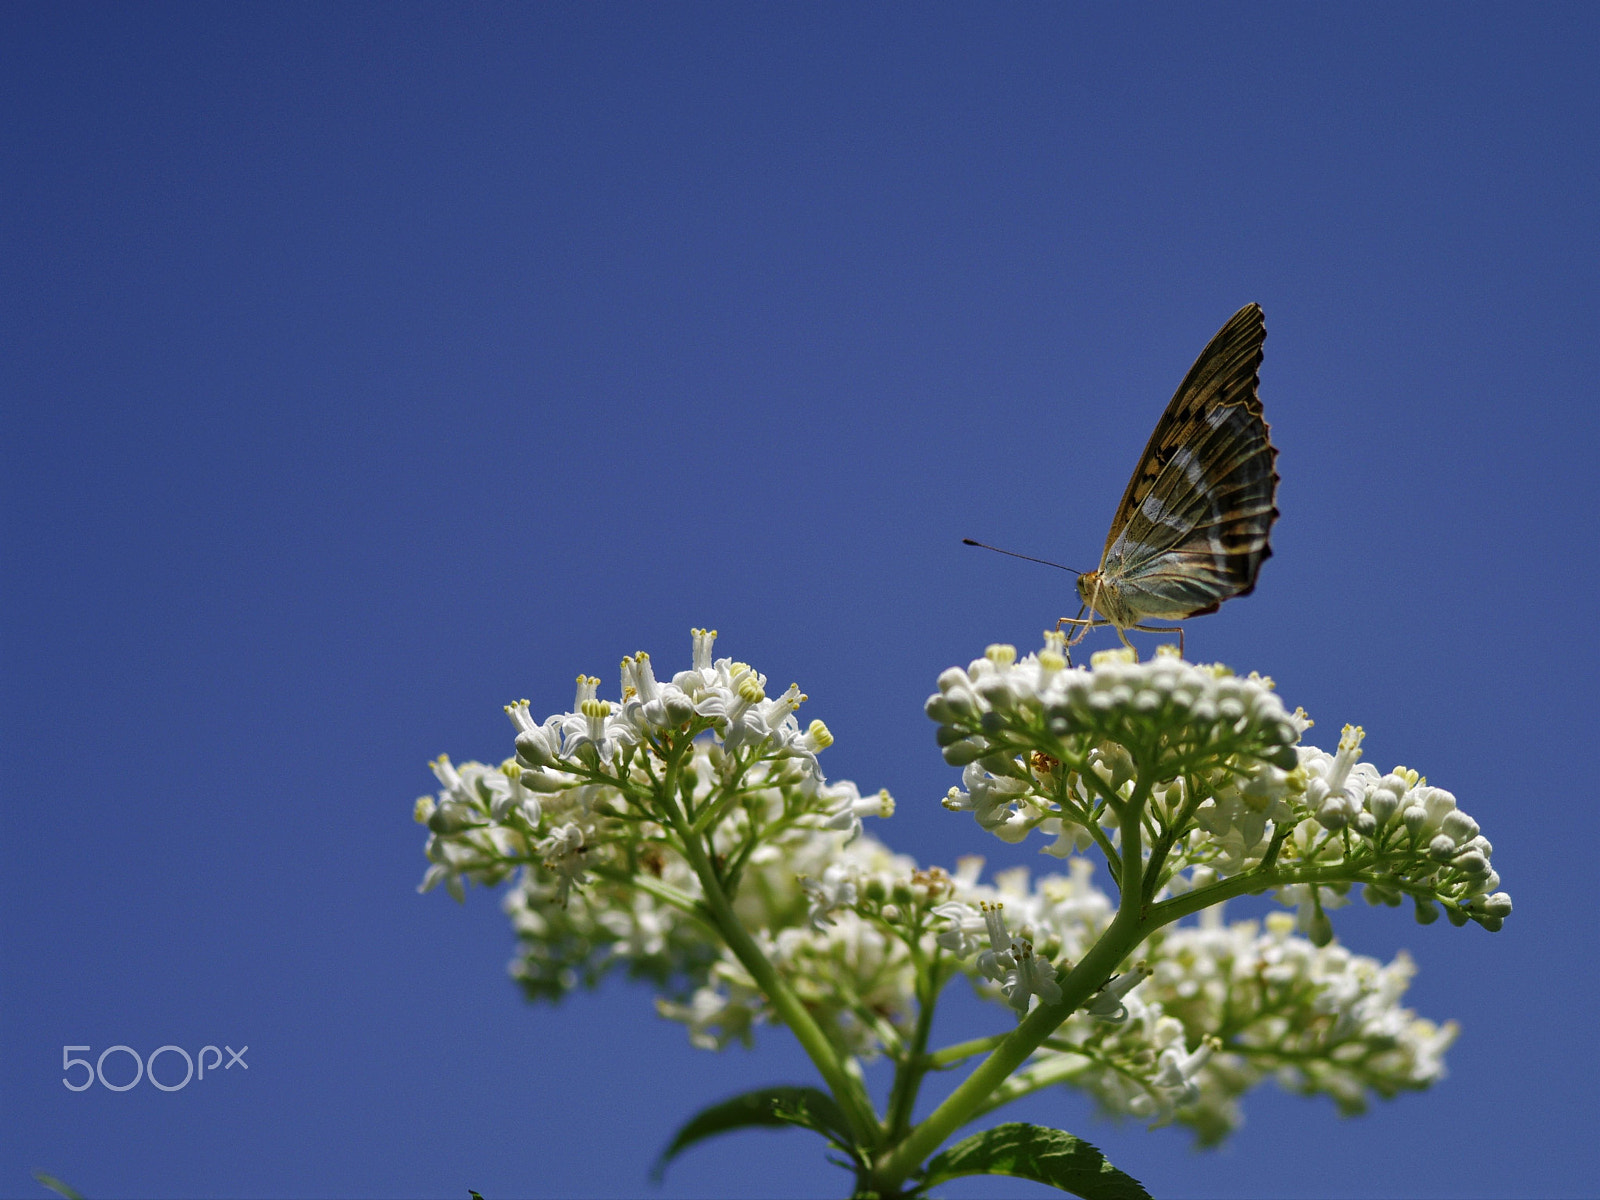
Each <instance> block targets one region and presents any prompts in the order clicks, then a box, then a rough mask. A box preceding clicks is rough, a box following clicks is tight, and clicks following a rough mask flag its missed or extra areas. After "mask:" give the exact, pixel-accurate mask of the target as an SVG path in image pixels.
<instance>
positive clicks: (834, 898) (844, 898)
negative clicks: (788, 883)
mask: <svg viewBox="0 0 1600 1200" xmlns="http://www.w3.org/2000/svg"><path fill="white" fill-rule="evenodd" d="M800 886H801V887H802V888H804V889H805V893H806V896H807V898H808V899H809V900H810V913H809V919H810V921H811V928H812V929H815V930H817V931H818V932H820V931H821V930H822V929H823V927H824V926H827V925H831V924H832V923H833V921H832V919H831V914H832V913H834V912H835V911H836V910H838V909H841V908H849V907H850V906H851V905H853V904H854V903H855V902H856V873H855V872H854V871H853V870H852V869H851V868H850V867H849V866H847V865H845V864H843V863H834V864H832V865H831V866H829V867H828V868H827V869H826V870H824V871H823V872H822V878H821V879H813V878H811V877H810V876H809V875H803V876H801V877H800Z"/></svg>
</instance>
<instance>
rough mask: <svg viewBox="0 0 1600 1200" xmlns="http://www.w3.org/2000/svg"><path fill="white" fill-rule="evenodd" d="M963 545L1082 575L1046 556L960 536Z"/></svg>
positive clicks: (1080, 572)
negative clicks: (1020, 552) (1038, 556)
mask: <svg viewBox="0 0 1600 1200" xmlns="http://www.w3.org/2000/svg"><path fill="white" fill-rule="evenodd" d="M961 544H962V545H963V546H976V547H978V549H980V550H993V551H994V552H995V553H996V554H1005V555H1008V556H1010V557H1011V558H1020V559H1023V560H1025V561H1027V562H1036V563H1043V564H1044V565H1045V566H1047V567H1054V568H1055V569H1056V570H1058V571H1072V573H1073V574H1074V575H1082V574H1083V572H1082V571H1073V570H1072V568H1071V567H1064V566H1062V565H1061V564H1060V563H1058V562H1051V561H1050V560H1049V559H1048V558H1035V557H1034V556H1033V555H1031V554H1018V553H1017V552H1016V551H1015V550H1002V549H1000V547H999V546H991V545H989V543H987V542H976V541H973V540H972V539H971V538H962V539H961Z"/></svg>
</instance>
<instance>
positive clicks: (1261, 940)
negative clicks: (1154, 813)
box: [934, 858, 1456, 1143]
mask: <svg viewBox="0 0 1600 1200" xmlns="http://www.w3.org/2000/svg"><path fill="white" fill-rule="evenodd" d="M980 866H981V860H978V859H964V860H963V861H962V863H961V869H960V870H959V871H958V872H957V873H956V876H955V878H954V880H953V882H954V883H955V884H956V887H957V893H956V896H957V898H955V899H952V900H950V901H947V902H945V903H944V904H941V905H939V906H937V907H936V908H935V910H934V911H935V912H936V913H937V914H938V915H939V916H941V917H943V918H944V919H945V920H946V921H947V922H948V926H947V928H946V929H945V930H944V931H943V932H942V933H940V934H938V935H937V939H936V940H937V943H938V944H939V945H940V946H941V947H943V948H944V949H945V950H947V951H949V952H950V953H953V954H955V955H956V956H957V957H959V958H961V959H963V960H969V959H970V960H971V962H970V964H968V969H969V970H970V971H971V972H972V974H973V976H974V982H976V983H978V984H979V986H980V987H982V988H984V989H986V990H992V991H993V992H994V993H996V998H1003V999H1004V1000H1005V1001H1006V1002H1007V1003H1008V1004H1010V1005H1011V1006H1012V1007H1013V1008H1015V1009H1017V1010H1018V1011H1019V1015H1020V1012H1022V1011H1025V1010H1026V1007H1027V1003H1028V999H1029V997H1030V995H1032V994H1039V995H1041V996H1042V998H1044V999H1046V1000H1053V999H1055V998H1056V997H1053V996H1050V995H1049V994H1047V989H1040V988H1037V987H1034V986H1031V985H1030V984H1029V983H1028V982H1027V981H1025V980H1024V979H1023V978H1021V977H1020V974H1019V972H1018V970H1017V966H1016V964H1015V963H1013V964H1010V965H1008V964H1007V963H1006V962H1005V961H1004V955H1005V952H1006V950H1010V951H1011V952H1012V953H1013V954H1014V955H1017V959H1018V962H1020V961H1021V958H1020V954H1019V951H1020V949H1021V948H1022V947H1032V946H1038V947H1040V948H1041V949H1042V950H1043V951H1044V952H1045V954H1044V956H1043V957H1041V956H1039V955H1038V954H1035V955H1033V956H1032V957H1033V959H1034V962H1035V964H1039V963H1041V962H1043V961H1044V959H1045V958H1048V959H1053V960H1054V961H1055V962H1057V963H1059V964H1061V965H1062V966H1063V967H1067V966H1070V965H1071V963H1072V962H1073V961H1074V960H1076V959H1078V958H1080V957H1081V956H1082V954H1083V953H1085V952H1086V951H1087V950H1088V948H1089V947H1090V946H1092V945H1093V944H1094V942H1095V940H1096V939H1097V938H1098V937H1099V936H1100V934H1101V933H1102V932H1103V931H1104V930H1105V928H1106V927H1107V926H1108V925H1109V924H1110V922H1111V918H1112V915H1113V912H1114V905H1113V904H1112V901H1111V899H1110V897H1109V896H1107V895H1106V894H1105V893H1104V892H1102V891H1100V890H1099V889H1098V888H1096V887H1095V886H1094V885H1093V883H1092V882H1091V876H1092V874H1093V864H1092V863H1090V862H1089V861H1088V860H1087V859H1082V858H1073V859H1071V860H1070V862H1069V866H1070V868H1071V874H1070V875H1067V876H1062V875H1046V876H1042V877H1039V878H1038V879H1036V880H1034V881H1032V883H1031V885H1030V881H1029V878H1028V872H1027V870H1026V868H1012V869H1010V870H1007V871H1003V872H1001V873H999V874H997V875H996V876H995V878H994V881H993V884H992V885H984V884H980V883H978V882H977V873H978V868H979V867H980ZM1002 910H1003V912H1004V915H1005V917H1006V918H1009V919H1010V920H1011V921H1012V922H1014V924H1015V931H1014V932H1011V933H1009V934H1008V933H1005V932H1004V922H996V920H995V918H996V917H997V916H999V914H1000V913H1001V912H1002ZM997 923H998V924H1000V926H1001V928H1000V930H999V931H997V930H996V929H995V925H996V924H997ZM1294 924H1295V922H1294V918H1293V917H1292V916H1291V915H1289V914H1288V913H1274V914H1272V915H1270V916H1269V917H1268V918H1267V920H1266V928H1265V930H1264V931H1263V930H1262V928H1261V926H1260V925H1259V924H1258V923H1256V922H1253V921H1240V922H1236V923H1234V924H1232V925H1224V924H1223V923H1222V919H1221V912H1220V910H1219V909H1215V908H1214V909H1209V910H1207V911H1206V912H1205V913H1204V914H1203V915H1202V917H1201V921H1200V924H1199V925H1198V926H1183V927H1177V928H1170V929H1168V930H1166V931H1163V932H1162V933H1161V934H1158V935H1157V936H1156V937H1154V938H1152V939H1151V940H1150V941H1149V942H1147V943H1146V944H1145V945H1144V946H1143V947H1142V948H1141V949H1140V951H1139V953H1140V954H1141V956H1142V957H1141V959H1140V960H1139V961H1138V962H1137V963H1135V964H1134V965H1132V966H1131V967H1129V968H1128V969H1127V970H1125V971H1123V972H1122V973H1121V974H1119V975H1117V976H1115V977H1114V978H1113V979H1112V980H1111V981H1110V982H1109V983H1107V985H1106V986H1105V987H1103V988H1101V989H1100V991H1099V992H1097V993H1095V995H1094V997H1093V999H1092V1000H1091V1001H1090V1002H1089V1003H1088V1004H1086V1005H1084V1007H1083V1008H1082V1009H1080V1010H1079V1011H1078V1012H1076V1013H1075V1014H1073V1015H1072V1016H1071V1017H1069V1018H1068V1020H1067V1022H1066V1023H1065V1024H1064V1025H1062V1026H1061V1028H1060V1029H1059V1030H1058V1031H1057V1033H1056V1035H1055V1037H1053V1038H1052V1039H1051V1041H1050V1043H1049V1044H1048V1047H1047V1048H1045V1049H1042V1050H1040V1051H1039V1053H1038V1054H1037V1055H1036V1056H1035V1057H1034V1059H1033V1060H1032V1061H1031V1063H1030V1064H1029V1067H1028V1068H1027V1071H1026V1073H1025V1075H1024V1079H1027V1078H1029V1077H1032V1078H1033V1079H1036V1080H1038V1081H1040V1082H1042V1083H1043V1082H1048V1083H1067V1084H1070V1085H1071V1086H1074V1087H1077V1088H1080V1089H1082V1090H1085V1091H1087V1092H1089V1093H1090V1094H1091V1095H1093V1096H1094V1097H1095V1098H1096V1100H1097V1101H1098V1102H1099V1103H1100V1105H1101V1106H1102V1107H1103V1108H1104V1109H1105V1110H1106V1111H1107V1112H1109V1113H1113V1114H1117V1115H1128V1116H1136V1117H1143V1118H1148V1119H1152V1120H1155V1121H1157V1122H1158V1123H1166V1122H1169V1121H1177V1122H1179V1123H1182V1124H1186V1125H1189V1126H1191V1127H1193V1128H1194V1129H1195V1131H1196V1133H1197V1134H1198V1136H1199V1137H1200V1139H1201V1140H1202V1141H1203V1142H1206V1143H1210V1142H1215V1141H1218V1140H1220V1139H1221V1138H1222V1137H1224V1136H1226V1134H1227V1133H1228V1132H1229V1131H1231V1130H1232V1129H1233V1128H1235V1127H1236V1126H1237V1125H1238V1124H1239V1123H1240V1121H1241V1120H1242V1116H1241V1113H1240V1109H1239V1104H1238V1100H1239V1097H1240V1096H1242V1095H1243V1094H1244V1093H1245V1092H1246V1091H1248V1090H1249V1089H1250V1088H1252V1087H1254V1086H1255V1085H1256V1084H1258V1083H1260V1082H1261V1081H1262V1080H1263V1079H1265V1078H1267V1077H1269V1076H1276V1077H1277V1078H1278V1080H1279V1082H1280V1083H1281V1084H1282V1086H1284V1087H1286V1088H1289V1089H1291V1090H1295V1091H1299V1092H1304V1093H1307V1094H1310V1093H1322V1094H1326V1095H1329V1096H1331V1097H1332V1098H1333V1099H1334V1100H1335V1102H1336V1103H1338V1104H1339V1106H1340V1107H1341V1109H1343V1110H1345V1111H1348V1112H1354V1111H1359V1110H1360V1109H1361V1108H1362V1107H1364V1106H1365V1104H1366V1103H1367V1099H1368V1097H1369V1096H1371V1095H1379V1096H1383V1097H1386V1098H1387V1097H1391V1096H1393V1095H1395V1094H1396V1093H1398V1092H1400V1091H1403V1090H1413V1089H1418V1088H1424V1087H1427V1086H1429V1085H1430V1084H1432V1083H1434V1082H1436V1081H1437V1080H1438V1079H1440V1078H1442V1077H1443V1074H1444V1064H1443V1053H1444V1051H1445V1050H1446V1049H1447V1048H1448V1047H1449V1045H1450V1043H1451V1042H1452V1041H1453V1040H1454V1038H1455V1035H1456V1027H1455V1026H1454V1025H1453V1024H1446V1025H1444V1026H1437V1025H1434V1024H1433V1023H1432V1022H1429V1021H1425V1020H1421V1019H1419V1018H1417V1017H1416V1016H1415V1014H1413V1013H1412V1012H1411V1011H1410V1010H1408V1009H1405V1008H1403V1007H1402V1006H1401V1000H1402V998H1403V996H1404V993H1405V990H1406V988H1407V986H1408V985H1409V983H1410V981H1411V977H1412V975H1413V974H1414V968H1413V966H1412V964H1411V960H1410V959H1409V958H1408V957H1406V956H1405V955H1404V954H1403V953H1402V954H1401V955H1399V956H1398V957H1397V958H1396V959H1395V960H1394V961H1393V962H1392V963H1389V964H1388V965H1384V964H1382V963H1379V962H1378V961H1377V960H1375V959H1371V958H1366V957H1363V956H1360V955H1354V954H1351V953H1350V952H1349V951H1347V950H1345V949H1344V948H1343V947H1340V946H1328V947H1317V946H1315V945H1313V944H1312V943H1311V941H1310V940H1308V939H1307V938H1305V937H1301V936H1298V935H1297V934H1296V933H1295V932H1294ZM1068 1046H1070V1048H1065V1047H1068Z"/></svg>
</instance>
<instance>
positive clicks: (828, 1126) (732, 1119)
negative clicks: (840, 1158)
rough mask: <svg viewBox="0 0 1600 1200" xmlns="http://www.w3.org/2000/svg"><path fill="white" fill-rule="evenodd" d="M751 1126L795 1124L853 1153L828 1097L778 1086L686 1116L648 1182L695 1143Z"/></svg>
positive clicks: (844, 1126)
mask: <svg viewBox="0 0 1600 1200" xmlns="http://www.w3.org/2000/svg"><path fill="white" fill-rule="evenodd" d="M754 1125H760V1126H767V1127H772V1126H776V1125H799V1126H800V1127H801V1128H804V1129H810V1130H813V1131H814V1132H816V1133H820V1134H821V1135H822V1136H823V1137H825V1138H827V1139H828V1140H829V1141H830V1142H832V1143H834V1144H835V1145H836V1146H838V1147H839V1148H840V1149H842V1150H846V1151H848V1152H850V1153H851V1154H852V1155H854V1153H855V1151H854V1148H853V1145H854V1139H853V1138H852V1137H851V1135H850V1126H849V1124H848V1123H847V1122H846V1121H845V1119H844V1114H843V1113H842V1112H840V1111H839V1106H838V1105H837V1104H835V1103H834V1102H833V1097H832V1096H830V1095H828V1094H827V1093H826V1092H823V1091H819V1090H818V1089H816V1088H812V1087H789V1086H783V1085H779V1086H776V1087H767V1088H758V1089H757V1090H755V1091H753V1092H745V1093H744V1094H743V1095H742V1096H735V1097H733V1099H731V1100H724V1101H722V1102H721V1103H720V1104H713V1105H712V1106H711V1107H710V1108H705V1109H701V1110H700V1111H699V1112H698V1113H696V1114H695V1115H694V1116H692V1117H690V1118H689V1120H688V1121H686V1122H685V1123H684V1125H683V1127H682V1128H680V1129H679V1130H678V1132H677V1133H676V1134H675V1135H674V1136H673V1139H672V1141H671V1142H670V1143H668V1145H667V1148H666V1149H665V1150H663V1151H662V1152H661V1157H659V1158H658V1159H656V1165H655V1166H654V1167H652V1168H651V1170H650V1177H651V1179H653V1180H655V1181H656V1182H658V1183H659V1182H660V1181H661V1177H662V1175H664V1174H665V1173H666V1169H667V1164H668V1163H669V1162H671V1161H672V1160H673V1159H674V1158H677V1157H678V1155H680V1154H682V1153H683V1152H684V1151H685V1150H687V1149H688V1148H689V1147H690V1146H692V1145H694V1144H695V1143H696V1142H700V1141H704V1140H705V1139H706V1138H708V1137H714V1136H716V1135H717V1134H719V1133H731V1132H732V1131H733V1130H735V1129H744V1128H746V1127H748V1126H754Z"/></svg>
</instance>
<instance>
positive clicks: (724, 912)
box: [662, 756, 883, 1146]
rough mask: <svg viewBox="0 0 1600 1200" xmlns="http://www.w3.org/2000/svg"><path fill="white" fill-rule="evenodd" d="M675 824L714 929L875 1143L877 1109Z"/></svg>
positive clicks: (859, 1133) (867, 1140) (673, 766)
mask: <svg viewBox="0 0 1600 1200" xmlns="http://www.w3.org/2000/svg"><path fill="white" fill-rule="evenodd" d="M677 772H678V759H677V757H676V756H674V757H673V758H671V759H669V760H668V765H667V773H666V779H665V785H664V787H663V789H662V790H663V791H664V792H667V793H669V794H670V791H671V787H672V786H673V785H674V784H675V783H676V778H677ZM674 824H675V825H676V826H677V832H678V834H679V836H680V838H681V839H682V843H683V853H684V857H685V858H687V859H688V862H689V866H690V867H691V868H693V870H694V873H695V875H696V876H698V877H699V879H700V887H701V890H702V891H703V892H704V899H705V906H706V909H707V911H708V912H709V913H710V915H711V918H712V920H713V921H715V922H716V925H717V929H718V930H719V931H720V932H721V934H722V938H723V940H724V941H725V942H727V944H728V948H729V949H730V950H732V951H733V953H734V956H735V957H736V958H737V959H738V960H739V962H740V964H741V965H742V966H743V967H744V969H745V970H746V971H749V972H750V977H751V978H752V979H754V980H755V983H756V986H757V987H758V988H760V989H761V992H762V994H763V995H765V996H766V997H767V999H768V1000H769V1001H770V1002H771V1004H772V1007H773V1009H774V1010H776V1012H777V1014H778V1016H779V1018H780V1019H781V1020H782V1021H783V1023H784V1024H785V1025H787V1026H788V1027H789V1029H790V1031H791V1032H793V1034H794V1036H795V1039H796V1040H797V1041H798V1042H799V1043H800V1045H801V1048H802V1049H804V1050H805V1052H806V1054H807V1055H809V1056H810V1058H811V1061H812V1062H813V1063H815V1064H816V1068H817V1070H818V1071H819V1072H820V1073H821V1075H822V1078H823V1080H824V1081H825V1082H826V1083H827V1085H828V1088H829V1090H831V1091H832V1092H833V1096H834V1099H835V1100H837V1101H838V1103H839V1107H840V1109H841V1110H843V1112H844V1114H845V1117H846V1119H847V1120H848V1121H849V1122H850V1128H851V1130H852V1131H853V1132H854V1133H855V1135H856V1138H857V1140H858V1141H859V1142H860V1143H861V1144H862V1145H863V1146H876V1145H878V1144H879V1142H880V1141H881V1140H882V1137H883V1130H882V1127H881V1126H880V1125H879V1123H878V1117H877V1114H876V1113H875V1112H874V1111H873V1108H872V1102H871V1100H870V1099H868V1097H867V1093H866V1089H865V1088H863V1087H862V1086H861V1084H860V1082H859V1081H858V1080H856V1079H855V1078H853V1077H852V1076H851V1075H850V1073H849V1072H848V1071H847V1070H846V1069H845V1065H844V1063H843V1061H842V1060H841V1058H840V1056H839V1054H838V1052H837V1051H835V1049H834V1047H833V1044H832V1043H831V1042H829V1041H828V1038H827V1035H826V1034H824V1033H823V1032H822V1029H821V1027H820V1026H819V1025H818V1024H817V1023H816V1021H815V1020H814V1019H813V1018H812V1016H811V1013H810V1012H808V1011H807V1010H806V1006H805V1005H804V1003H802V1002H801V1000H800V997H799V996H797V995H795V993H794V990H793V989H792V988H790V987H789V985H788V983H786V982H785V981H784V978H783V976H781V975H779V974H778V971H777V968H775V967H774V966H773V965H772V963H771V961H769V960H768V958H767V956H766V955H765V954H763V953H762V952H761V947H760V946H758V945H756V941H755V939H754V938H753V937H751V936H750V933H749V931H748V930H746V929H745V927H744V925H743V924H741V923H740V921H739V918H738V916H737V915H736V914H735V913H734V911H733V904H732V902H731V901H730V900H729V899H728V896H727V893H726V892H724V891H723V888H722V880H721V878H720V877H719V876H718V874H717V871H716V868H715V867H713V866H712V863H711V859H710V858H709V857H708V856H707V854H706V852H705V848H704V847H703V846H702V844H701V841H700V838H699V837H698V836H697V835H695V834H694V833H692V832H691V831H690V830H688V829H687V828H685V827H684V823H683V822H682V820H681V818H680V819H679V820H678V821H675V822H674Z"/></svg>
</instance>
